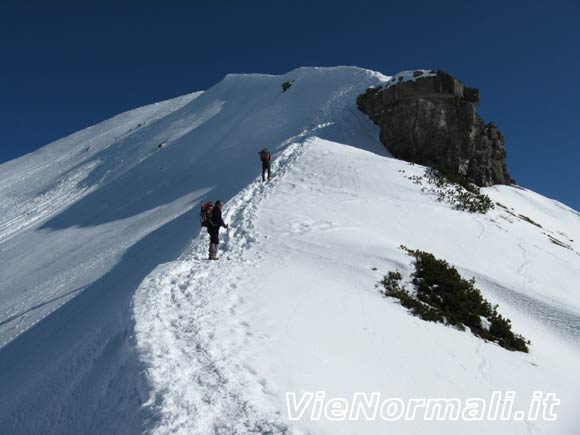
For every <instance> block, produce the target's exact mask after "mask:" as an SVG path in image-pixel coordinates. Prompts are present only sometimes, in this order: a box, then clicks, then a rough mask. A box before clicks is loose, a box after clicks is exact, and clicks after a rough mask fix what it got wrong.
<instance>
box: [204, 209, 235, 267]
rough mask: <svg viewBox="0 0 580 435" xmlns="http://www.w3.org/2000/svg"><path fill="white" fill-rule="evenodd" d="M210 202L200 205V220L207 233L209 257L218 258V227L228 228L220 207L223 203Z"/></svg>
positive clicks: (211, 258)
mask: <svg viewBox="0 0 580 435" xmlns="http://www.w3.org/2000/svg"><path fill="white" fill-rule="evenodd" d="M212 205H213V204H212V203H211V201H210V202H206V203H203V204H202V205H201V213H200V221H201V226H202V227H207V232H208V234H209V259H210V260H218V259H219V257H218V256H217V252H218V244H219V242H220V239H219V234H220V227H224V228H225V229H229V227H230V226H229V224H226V223H225V222H224V220H223V218H222V207H223V206H224V203H223V202H222V201H217V202H216V203H215V206H212Z"/></svg>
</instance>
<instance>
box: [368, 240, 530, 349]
mask: <svg viewBox="0 0 580 435" xmlns="http://www.w3.org/2000/svg"><path fill="white" fill-rule="evenodd" d="M401 248H402V249H403V250H405V251H406V252H407V253H408V254H409V255H410V256H412V257H414V258H415V261H414V266H415V271H414V272H413V273H412V275H411V278H412V280H411V283H412V284H413V287H414V292H410V291H408V290H407V289H406V288H405V287H404V286H403V285H402V284H401V282H402V276H401V274H400V273H399V272H389V273H388V274H387V275H386V276H385V277H383V279H382V280H381V281H380V283H379V285H380V287H382V288H381V292H382V293H383V294H385V295H386V296H389V297H394V298H396V299H398V300H399V301H400V302H401V305H403V306H404V307H405V308H408V309H409V310H410V311H411V313H412V314H413V315H415V316H418V317H420V318H421V319H423V320H427V321H431V322H440V323H444V324H447V325H452V326H454V327H456V328H458V329H460V330H464V329H465V327H468V328H469V329H470V330H471V332H472V333H473V334H475V335H477V336H479V337H481V338H483V339H486V340H489V341H494V342H496V343H498V344H499V345H500V346H502V347H504V348H506V349H508V350H517V351H521V352H528V346H527V345H528V344H529V341H526V340H525V338H524V337H522V336H521V335H517V334H514V333H513V332H512V330H511V322H510V320H509V319H506V318H505V317H503V316H502V315H501V314H499V313H498V312H497V305H496V306H492V305H491V304H490V303H489V302H487V301H486V300H485V299H484V298H483V297H482V296H481V293H480V291H479V290H478V289H477V288H475V286H474V284H475V280H474V279H471V280H469V281H467V280H465V279H463V278H462V277H461V275H460V274H459V272H458V271H457V269H456V268H455V267H453V266H451V265H449V263H447V262H446V261H445V260H440V259H438V258H435V256H433V254H430V253H428V252H425V251H419V250H411V249H408V248H407V247H405V246H402V247H401ZM482 319H484V320H485V321H482Z"/></svg>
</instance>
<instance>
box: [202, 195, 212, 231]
mask: <svg viewBox="0 0 580 435" xmlns="http://www.w3.org/2000/svg"><path fill="white" fill-rule="evenodd" d="M212 212H213V202H211V201H208V202H202V203H201V210H200V212H199V223H200V224H201V226H202V227H209V226H210V225H211V214H212Z"/></svg>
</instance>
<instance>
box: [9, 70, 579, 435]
mask: <svg viewBox="0 0 580 435" xmlns="http://www.w3.org/2000/svg"><path fill="white" fill-rule="evenodd" d="M388 79H389V78H388V77H385V76H383V75H381V74H379V73H375V72H372V71H368V70H363V69H359V68H351V67H338V68H300V69H297V70H294V71H292V72H290V73H288V74H286V75H283V76H267V75H257V74H255V75H229V76H227V77H226V78H225V79H224V80H223V81H222V82H220V83H219V84H217V85H216V86H214V87H213V88H211V89H209V90H207V91H205V92H204V93H195V94H191V95H189V96H185V97H181V98H178V99H175V100H169V101H167V102H164V103H160V104H157V105H152V106H148V107H145V108H142V109H137V110H135V111H131V112H128V113H126V114H123V115H119V116H118V117H116V118H113V119H111V120H109V121H106V122H104V123H102V124H99V125H97V126H95V127H91V128H89V129H86V130H83V131H82V132H79V133H77V134H75V135H72V136H70V137H68V138H65V139H63V140H61V141H58V142H56V143H54V144H51V145H49V146H47V147H45V148H43V149H41V150H39V151H38V152H36V153H33V154H31V155H28V156H25V157H23V158H21V159H18V160H16V161H14V162H10V163H7V164H4V165H1V166H0V204H1V205H0V207H2V214H1V217H0V260H1V261H0V264H1V266H0V343H2V344H0V385H1V386H2V392H3V394H2V396H0V429H2V432H8V433H40V432H42V433H71V434H72V433H141V432H153V433H184V434H194V433H199V434H203V433H216V434H225V433H231V434H243V433H332V434H335V433H345V434H352V433H357V434H359V433H360V434H362V433H384V432H385V431H387V430H391V428H393V430H396V431H397V432H402V433H419V432H420V433H465V430H466V427H465V426H464V425H462V424H461V423H454V422H452V423H441V422H437V423H433V422H431V423H428V422H421V421H417V422H404V423H389V425H387V426H385V423H384V422H358V423H354V422H348V423H332V422H328V421H310V420H309V419H303V420H301V421H299V422H290V421H288V417H287V415H286V408H285V402H284V400H285V399H284V393H285V392H286V391H304V390H306V391H309V390H313V391H315V390H319V389H324V390H326V391H328V393H329V394H331V395H336V396H348V395H349V394H352V392H353V391H369V392H374V391H382V392H383V393H384V394H388V395H389V396H394V397H403V398H404V397H416V396H421V395H422V396H427V397H433V396H435V397H437V396H458V397H465V396H483V395H485V394H487V393H489V392H491V391H493V390H494V389H500V390H509V389H513V390H516V391H518V394H521V395H527V394H528V393H530V394H531V392H532V391H534V390H538V389H540V390H545V391H550V392H556V393H557V394H558V395H559V396H560V398H561V400H562V406H561V409H560V415H561V418H560V420H559V421H558V422H555V423H550V422H537V423H527V424H526V423H523V422H501V423H496V424H495V425H494V426H492V427H493V430H494V431H498V432H500V433H506V434H517V433H538V434H540V433H546V434H554V433H561V434H573V433H574V430H575V428H577V427H578V423H580V421H579V420H578V418H577V417H576V416H575V415H574V413H573V411H574V405H575V403H577V402H576V401H577V400H578V399H579V398H580V375H578V373H577V370H575V368H576V367H577V361H578V357H579V356H580V355H579V350H578V349H579V347H578V344H579V341H580V295H579V293H578V284H577V283H578V282H579V280H578V278H579V277H580V256H579V254H578V252H579V251H580V245H579V243H578V240H580V225H579V223H580V217H579V215H578V213H577V212H576V211H574V210H571V209H569V208H567V207H566V206H564V205H562V204H559V203H557V202H555V201H552V200H549V199H546V198H543V197H541V196H540V195H537V194H535V193H533V192H530V191H527V190H525V189H521V188H518V187H505V186H502V187H492V188H489V189H487V193H488V194H489V195H490V196H492V197H493V199H494V200H496V201H498V202H500V203H501V204H503V205H504V206H505V207H506V209H504V208H497V209H496V210H494V211H492V212H491V213H489V214H488V215H485V216H474V215H469V214H466V213H462V212H458V211H454V210H452V209H451V208H450V207H449V206H447V205H444V204H440V203H437V202H436V201H435V199H434V198H432V197H429V196H428V195H426V194H425V193H422V192H420V187H418V186H417V185H415V184H413V183H412V182H411V181H410V180H409V179H408V178H406V177H407V176H410V175H413V174H419V173H421V171H422V170H423V169H422V168H421V167H419V166H411V165H408V164H406V163H404V162H400V161H397V160H394V159H392V158H390V157H389V156H388V154H387V153H386V152H385V151H384V148H383V147H382V145H381V144H380V143H379V142H378V131H377V129H376V127H375V126H374V125H372V124H371V123H370V121H368V120H367V119H366V118H365V117H364V116H363V115H362V114H360V113H359V112H358V111H357V109H356V107H355V105H354V101H355V98H356V95H358V94H359V93H360V92H362V91H363V90H364V89H366V88H367V87H368V86H372V85H380V84H381V83H385V82H386V81H387V80H388ZM286 80H295V82H294V85H293V86H292V88H290V90H289V91H287V92H286V93H282V92H281V83H283V82H284V81H286ZM161 144H163V146H161V147H159V145H161ZM263 146H268V147H269V148H270V149H271V150H272V151H273V152H274V153H275V158H276V160H275V162H274V174H275V176H274V178H273V180H272V182H271V183H270V184H267V185H262V184H261V183H258V182H257V179H256V175H257V172H258V171H257V169H258V166H259V162H258V161H257V160H258V159H257V157H258V156H257V151H258V150H259V149H260V148H262V147H263ZM204 199H212V200H215V199H224V200H227V201H228V203H227V204H226V207H225V210H226V215H227V219H228V220H230V221H231V222H232V230H231V231H230V232H229V234H227V235H225V236H224V238H225V244H224V245H223V246H222V251H223V254H224V256H225V257H227V259H224V260H223V261H220V262H217V263H211V264H209V263H208V262H207V261H205V260H203V258H204V257H205V255H206V249H207V246H206V243H207V240H206V238H207V235H206V234H204V232H201V233H200V234H199V235H198V232H199V224H198V223H197V217H196V215H197V206H198V205H199V202H200V201H202V200H204ZM520 214H521V215H523V216H526V217H527V218H529V219H531V220H533V221H534V222H536V223H538V224H541V226H542V227H541V228H540V227H538V226H536V225H533V224H531V223H530V222H528V221H526V220H524V219H522V218H521V217H518V215H520ZM549 237H553V238H555V239H556V240H558V241H559V242H560V243H562V244H565V245H566V247H563V246H559V245H556V244H555V243H553V242H552V241H550V238H549ZM401 244H405V245H407V246H409V247H412V248H419V249H424V250H427V251H431V252H433V253H434V254H435V255H437V256H439V257H443V258H445V259H447V260H448V261H449V262H451V263H452V264H454V265H456V266H457V267H458V268H459V269H460V271H461V272H462V273H464V274H465V275H467V276H474V277H475V278H476V280H477V284H478V286H479V287H480V288H481V290H482V292H483V293H484V296H485V297H486V298H488V299H489V300H490V301H492V302H494V303H498V304H500V312H502V313H503V314H505V315H507V316H508V317H510V318H511V319H512V320H513V325H514V329H515V330H516V331H517V332H519V333H522V334H523V335H524V336H526V337H527V338H530V339H531V340H532V347H531V352H530V354H527V355H524V354H518V353H512V352H508V351H506V350H504V349H502V348H500V347H498V346H496V345H494V344H490V343H485V342H483V341H481V340H480V339H478V338H476V337H474V336H472V335H470V334H469V333H465V332H459V331H455V330H453V329H450V328H447V327H444V326H441V325H435V324H427V323H425V322H422V321H420V320H418V319H416V318H413V317H410V316H409V315H408V314H407V313H406V311H405V310H404V309H403V308H402V307H400V306H399V305H398V304H396V303H395V302H394V301H392V300H389V299H386V298H384V297H382V296H381V295H380V294H379V293H378V292H377V290H376V289H375V287H374V285H375V283H376V282H377V281H378V280H379V279H380V277H381V276H382V274H384V273H386V272H387V271H388V270H393V269H395V268H398V269H399V270H401V271H403V272H405V273H409V271H410V261H409V258H408V257H406V256H405V255H404V254H403V252H402V251H401V250H399V249H398V246H399V245H401ZM373 267H376V268H377V269H378V270H376V271H373V270H372V268H373ZM488 425H489V423H488ZM469 428H470V430H473V431H474V432H475V433H488V432H489V430H490V429H489V428H490V426H486V425H484V424H483V423H482V424H480V425H470V426H469Z"/></svg>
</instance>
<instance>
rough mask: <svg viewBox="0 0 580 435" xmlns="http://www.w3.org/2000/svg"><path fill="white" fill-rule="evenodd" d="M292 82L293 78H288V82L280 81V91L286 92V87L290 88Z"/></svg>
mask: <svg viewBox="0 0 580 435" xmlns="http://www.w3.org/2000/svg"><path fill="white" fill-rule="evenodd" d="M293 84H294V80H290V81H288V82H284V83H282V92H286V91H287V90H288V89H290V88H291V87H292V85H293Z"/></svg>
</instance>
